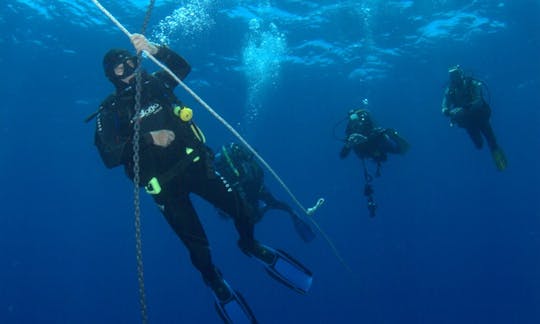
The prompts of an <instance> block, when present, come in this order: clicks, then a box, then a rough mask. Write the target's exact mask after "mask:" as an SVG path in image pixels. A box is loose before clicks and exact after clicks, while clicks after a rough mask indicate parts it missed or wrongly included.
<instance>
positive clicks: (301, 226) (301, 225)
mask: <svg viewBox="0 0 540 324" xmlns="http://www.w3.org/2000/svg"><path fill="white" fill-rule="evenodd" d="M291 219H292V221H293V224H294V229H295V230H296V233H298V235H300V237H301V238H302V240H303V241H304V242H306V243H309V242H311V241H313V240H314V239H315V233H314V232H313V230H312V229H311V227H310V226H309V224H307V223H306V222H305V221H304V220H302V219H301V218H300V217H299V216H298V215H291Z"/></svg>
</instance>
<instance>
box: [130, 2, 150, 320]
mask: <svg viewBox="0 0 540 324" xmlns="http://www.w3.org/2000/svg"><path fill="white" fill-rule="evenodd" d="M154 2H155V1H154V0H152V1H150V5H149V6H148V9H147V11H146V17H145V19H144V23H143V26H142V31H141V34H144V31H145V30H146V27H147V26H148V22H149V21H150V15H151V13H152V9H153V7H154ZM141 72H142V53H137V70H136V71H135V80H136V85H135V90H136V93H135V119H134V125H133V185H134V188H133V205H134V209H135V211H134V214H135V250H136V258H137V282H138V283H139V304H140V307H141V321H142V323H143V324H146V323H148V314H147V308H146V292H145V289H144V263H143V254H142V234H141V233H142V231H141V202H140V190H139V184H140V166H139V162H140V161H139V158H140V157H139V139H140V130H141V119H140V118H139V115H140V111H141V93H142V73H141Z"/></svg>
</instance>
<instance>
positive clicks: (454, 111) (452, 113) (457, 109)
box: [448, 107, 463, 119]
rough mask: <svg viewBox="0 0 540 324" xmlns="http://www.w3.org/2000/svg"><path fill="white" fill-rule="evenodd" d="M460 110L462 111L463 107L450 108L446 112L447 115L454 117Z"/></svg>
mask: <svg viewBox="0 0 540 324" xmlns="http://www.w3.org/2000/svg"><path fill="white" fill-rule="evenodd" d="M462 111H463V108H461V107H457V108H453V109H450V111H449V112H448V116H449V117H450V118H452V119H454V118H456V116H457V115H459V114H461V112H462Z"/></svg>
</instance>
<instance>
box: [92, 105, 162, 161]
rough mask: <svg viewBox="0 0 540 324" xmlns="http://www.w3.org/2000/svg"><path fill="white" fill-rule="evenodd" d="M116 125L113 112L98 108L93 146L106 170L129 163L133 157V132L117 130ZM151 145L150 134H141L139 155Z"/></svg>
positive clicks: (116, 119)
mask: <svg viewBox="0 0 540 324" xmlns="http://www.w3.org/2000/svg"><path fill="white" fill-rule="evenodd" d="M118 124H119V122H118V116H116V113H115V112H114V111H111V110H110V109H106V108H102V107H100V113H99V114H98V116H97V118H96V131H95V135H94V144H95V145H96V147H97V149H98V151H99V155H100V156H101V159H102V160H103V163H104V164H105V166H106V167H108V168H114V167H116V166H119V165H122V164H127V163H129V162H130V161H131V158H132V155H133V144H132V143H133V142H132V133H133V132H132V130H131V129H119V126H118ZM128 127H129V126H128ZM152 144H154V138H153V136H152V134H151V132H149V133H144V134H141V137H140V141H139V147H140V150H141V154H142V153H143V152H144V151H145V149H146V148H147V147H149V146H150V145H152ZM156 145H157V144H156Z"/></svg>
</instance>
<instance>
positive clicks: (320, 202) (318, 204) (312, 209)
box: [92, 0, 351, 272]
mask: <svg viewBox="0 0 540 324" xmlns="http://www.w3.org/2000/svg"><path fill="white" fill-rule="evenodd" d="M92 2H93V3H94V4H95V5H96V6H97V7H98V8H99V9H100V10H101V11H102V12H103V13H104V14H105V15H106V16H107V17H108V18H109V19H110V20H111V21H112V22H113V23H114V24H115V25H116V26H117V27H118V28H119V29H120V30H121V31H122V32H123V33H124V34H126V35H127V36H128V37H129V38H131V33H130V32H129V31H128V30H127V29H126V28H125V27H124V26H123V25H122V24H121V23H120V22H119V21H118V20H117V19H116V18H115V17H114V16H113V15H111V13H110V12H109V11H108V10H107V9H105V8H104V7H103V6H102V5H101V4H100V3H99V1H97V0H92ZM145 53H146V55H147V57H148V58H149V59H150V60H152V62H154V63H155V64H156V65H157V66H159V67H160V68H161V69H163V70H164V71H165V72H167V73H168V74H169V75H170V76H171V77H172V78H173V79H174V80H175V81H176V82H177V83H178V84H179V85H180V86H182V88H184V90H185V91H186V92H187V93H189V94H190V95H191V96H192V97H193V98H194V99H195V100H196V101H197V102H198V103H199V104H200V105H201V106H203V107H204V108H205V109H206V110H207V111H208V112H209V113H210V114H211V115H212V116H214V118H216V119H217V120H218V121H219V122H220V123H222V124H223V125H224V126H225V128H227V129H228V130H229V131H230V132H231V133H232V134H233V135H234V136H235V137H236V138H237V139H238V140H239V141H240V142H241V143H242V144H243V145H244V146H245V147H246V148H247V149H248V150H249V151H250V152H251V153H252V154H253V155H254V156H255V157H256V158H257V159H258V160H259V161H260V162H261V163H262V164H263V165H264V167H265V168H266V169H267V170H268V171H269V172H270V173H271V174H272V176H274V178H275V179H276V180H277V181H278V183H279V184H280V185H281V187H282V188H283V189H284V190H285V191H286V192H287V194H289V196H290V197H291V198H292V200H293V201H294V202H295V204H296V205H297V206H298V207H299V208H300V209H301V210H302V211H303V212H304V213H305V214H306V215H307V216H311V215H313V214H314V213H315V212H316V211H317V210H318V209H319V207H321V206H322V205H323V204H324V198H319V199H318V200H317V202H316V204H315V205H314V206H313V207H310V208H305V207H304V206H303V205H302V204H301V203H300V201H298V199H297V198H296V196H295V195H294V194H293V193H292V192H291V190H290V189H289V187H287V185H286V184H285V183H284V182H283V180H281V178H280V177H279V175H278V174H277V173H276V172H275V171H274V169H272V167H271V166H270V165H269V164H268V163H267V162H266V161H265V160H264V159H263V158H262V157H261V156H260V155H259V154H258V153H257V151H255V149H253V147H251V145H249V143H248V142H247V141H246V140H245V139H244V138H243V137H242V136H241V135H240V134H239V133H238V132H237V131H236V130H235V129H234V128H233V127H232V126H231V125H230V124H229V123H228V122H227V121H226V120H225V119H223V118H222V117H221V116H220V115H219V114H218V113H217V112H215V111H214V110H213V109H212V108H211V107H210V106H209V105H208V104H207V103H206V102H205V101H204V100H202V99H201V98H200V97H199V96H198V95H197V94H196V93H195V92H194V91H193V90H191V88H189V87H188V86H187V85H186V84H185V83H184V82H182V80H180V78H178V77H177V76H176V75H175V74H174V73H173V72H172V71H171V70H170V69H169V68H168V67H167V66H165V65H164V64H162V63H161V62H160V61H158V60H157V59H156V58H155V57H154V56H153V55H152V54H150V53H148V52H146V51H145ZM308 218H309V220H310V221H311V222H312V223H313V225H314V226H315V227H316V228H317V230H318V231H319V232H320V233H321V234H322V235H323V237H324V238H325V240H326V241H327V243H328V244H329V245H330V247H331V248H332V251H333V253H334V255H335V256H336V257H337V258H338V259H339V261H340V262H341V263H342V264H343V266H344V267H345V268H346V269H347V270H348V271H350V272H351V270H350V268H349V266H348V265H347V264H346V263H345V261H344V260H343V258H342V257H341V256H340V255H339V253H338V251H337V249H336V248H335V246H334V244H333V243H332V241H331V240H330V239H329V237H328V235H326V233H324V231H323V230H322V229H321V227H320V226H319V225H318V224H317V222H316V221H315V220H314V219H313V218H312V217H308Z"/></svg>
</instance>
